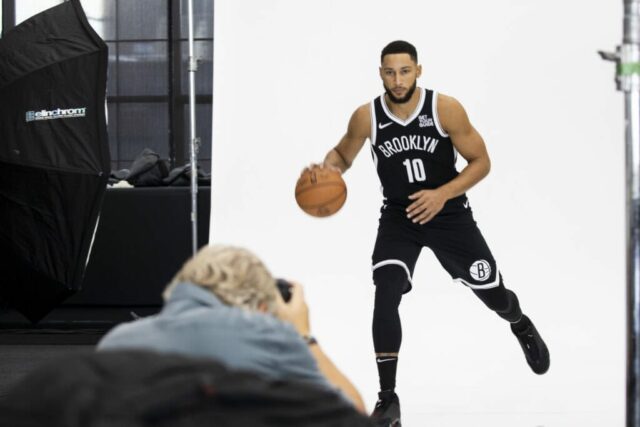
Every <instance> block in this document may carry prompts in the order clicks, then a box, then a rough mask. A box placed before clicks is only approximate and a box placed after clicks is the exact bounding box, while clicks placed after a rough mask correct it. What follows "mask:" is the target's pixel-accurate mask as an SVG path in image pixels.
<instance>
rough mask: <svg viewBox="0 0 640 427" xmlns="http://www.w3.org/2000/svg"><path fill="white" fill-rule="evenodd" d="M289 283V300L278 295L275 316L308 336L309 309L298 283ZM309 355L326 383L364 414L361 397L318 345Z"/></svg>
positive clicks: (313, 346)
mask: <svg viewBox="0 0 640 427" xmlns="http://www.w3.org/2000/svg"><path fill="white" fill-rule="evenodd" d="M290 283H291V285H292V286H291V299H290V300H289V302H288V303H285V302H284V300H283V299H282V297H281V296H280V294H278V308H277V311H276V316H278V317H279V318H280V319H281V320H284V321H285V322H289V323H291V324H292V325H293V327H294V328H295V329H296V331H298V333H299V334H300V335H302V336H303V337H304V336H307V337H308V336H310V335H311V327H310V326H309V307H308V306H307V303H306V301H305V299H304V292H303V291H302V286H301V285H300V284H298V283H294V282H290ZM309 350H310V351H311V355H312V356H313V358H314V359H315V360H316V363H317V364H318V369H320V372H322V374H323V375H324V376H325V378H327V381H329V383H331V384H332V385H333V386H334V387H336V388H337V389H338V390H340V391H341V392H342V393H343V394H344V395H345V396H347V397H348V398H349V399H350V400H351V401H352V403H353V405H354V406H355V407H356V409H358V410H359V411H360V412H362V413H365V412H366V408H365V406H364V402H363V400H362V396H360V393H359V392H358V390H357V389H356V388H355V386H354V385H353V384H352V383H351V381H349V379H348V378H347V377H346V376H345V375H344V374H343V373H342V372H340V370H339V369H338V367H337V366H336V365H335V364H334V363H333V362H332V361H331V359H329V357H328V356H327V355H326V354H325V353H324V352H323V351H322V348H320V345H319V344H318V343H317V342H314V343H313V344H311V345H310V347H309Z"/></svg>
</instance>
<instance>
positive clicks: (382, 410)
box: [371, 390, 400, 427]
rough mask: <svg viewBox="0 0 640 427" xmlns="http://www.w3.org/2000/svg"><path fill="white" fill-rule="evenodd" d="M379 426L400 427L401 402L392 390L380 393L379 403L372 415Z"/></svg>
mask: <svg viewBox="0 0 640 427" xmlns="http://www.w3.org/2000/svg"><path fill="white" fill-rule="evenodd" d="M371 418H373V419H374V420H375V422H376V425H377V426H384V427H400V400H399V399H398V395H397V394H395V393H394V392H393V391H392V390H387V391H381V392H379V393H378V402H376V407H375V408H374V409H373V413H372V414H371Z"/></svg>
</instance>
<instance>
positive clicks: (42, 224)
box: [0, 0, 111, 322]
mask: <svg viewBox="0 0 640 427" xmlns="http://www.w3.org/2000/svg"><path fill="white" fill-rule="evenodd" d="M106 74H107V45H106V44H105V43H104V42H103V41H102V39H100V37H99V36H98V35H97V34H96V33H95V31H94V30H93V29H92V28H91V26H90V25H89V23H88V21H87V18H86V16H85V14H84V11H83V10H82V7H81V6H80V2H79V1H78V0H71V1H68V2H65V3H62V4H60V5H59V6H56V7H53V8H51V9H48V10H46V11H44V12H42V13H40V14H38V15H35V16H33V17H32V18H30V19H29V20H27V21H25V22H23V23H22V24H20V25H18V26H17V27H15V28H13V29H12V30H10V31H8V32H7V33H6V34H5V36H4V37H2V38H1V39H0V301H3V302H4V303H8V304H9V305H10V306H12V307H14V308H15V309H17V310H18V311H20V312H21V313H23V314H24V315H25V316H26V317H27V318H29V319H30V320H31V321H32V322H36V321H38V320H39V319H41V318H42V317H43V316H44V315H46V314H47V313H48V312H49V311H50V310H51V309H53V308H54V307H55V306H56V305H58V304H59V303H60V302H61V301H63V300H64V299H65V298H66V297H68V296H69V295H71V294H73V293H74V292H76V291H77V290H78V289H79V288H80V285H81V282H82V277H83V274H84V269H85V266H86V263H87V261H88V257H89V253H90V248H91V243H92V238H93V235H94V232H95V229H96V226H97V221H98V216H99V212H100V206H101V203H102V199H103V196H104V192H105V190H106V184H107V179H108V177H109V173H110V163H111V161H110V158H109V146H108V140H107V129H106V120H105V92H106V80H107V78H106Z"/></svg>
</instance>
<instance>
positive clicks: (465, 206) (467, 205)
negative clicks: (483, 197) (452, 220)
mask: <svg viewBox="0 0 640 427" xmlns="http://www.w3.org/2000/svg"><path fill="white" fill-rule="evenodd" d="M462 206H464V208H465V209H469V201H468V200H467V201H466V202H464V204H463V205H462Z"/></svg>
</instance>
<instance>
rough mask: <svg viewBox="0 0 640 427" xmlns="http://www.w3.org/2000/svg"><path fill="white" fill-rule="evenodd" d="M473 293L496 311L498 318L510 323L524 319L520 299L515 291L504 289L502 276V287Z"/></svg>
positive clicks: (478, 290)
mask: <svg viewBox="0 0 640 427" xmlns="http://www.w3.org/2000/svg"><path fill="white" fill-rule="evenodd" d="M473 292H474V293H475V294H476V295H477V296H478V298H480V300H482V302H484V303H485V305H486V306H487V307H489V308H490V309H491V310H493V311H495V312H496V313H497V314H498V316H500V317H502V318H503V319H505V320H508V321H509V322H517V321H518V320H520V318H521V317H522V310H521V308H520V302H519V301H518V297H517V296H516V294H515V293H514V292H513V291H510V290H509V289H507V288H505V287H504V284H503V283H502V276H501V277H500V285H499V286H498V287H496V288H491V289H474V290H473Z"/></svg>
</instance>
